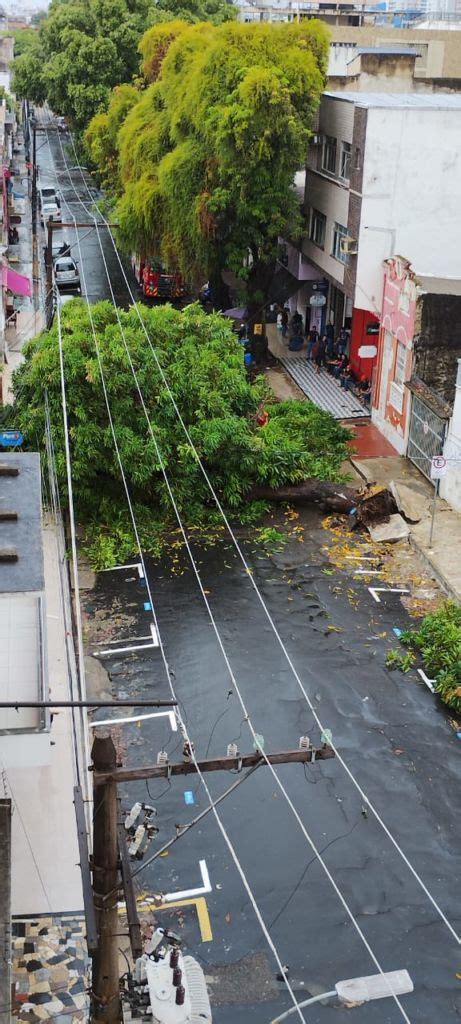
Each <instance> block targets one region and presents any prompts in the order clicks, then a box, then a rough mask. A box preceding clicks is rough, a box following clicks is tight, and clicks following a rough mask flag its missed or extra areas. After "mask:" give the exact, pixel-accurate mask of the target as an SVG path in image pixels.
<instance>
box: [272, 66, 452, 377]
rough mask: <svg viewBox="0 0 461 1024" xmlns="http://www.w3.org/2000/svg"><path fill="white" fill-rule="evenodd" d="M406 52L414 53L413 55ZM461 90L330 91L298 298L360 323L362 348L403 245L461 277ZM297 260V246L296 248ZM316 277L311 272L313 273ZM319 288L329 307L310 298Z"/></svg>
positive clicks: (314, 162)
mask: <svg viewBox="0 0 461 1024" xmlns="http://www.w3.org/2000/svg"><path fill="white" fill-rule="evenodd" d="M404 59H405V60H406V57H405V58H404ZM460 114H461V95H460V94H432V93H428V94H423V93H421V94H420V93H414V92H411V93H410V92H406V93H386V92H373V93H368V92H360V91H356V92H332V91H327V92H326V93H324V95H323V98H322V101H321V105H320V111H319V118H318V129H317V131H316V133H315V134H314V136H313V138H312V139H311V144H310V148H309V154H308V161H307V170H306V186H305V204H304V212H305V216H306V233H305V237H304V238H303V240H302V242H301V243H300V244H299V250H298V251H301V252H302V266H303V268H304V273H303V275H302V278H301V280H300V287H299V290H298V293H297V296H296V299H295V300H294V301H297V303H298V306H299V307H301V308H303V311H304V309H307V310H309V308H310V307H311V306H312V309H311V314H310V315H311V322H312V319H315V320H316V321H317V322H318V321H319V315H320V314H321V317H322V326H324V325H325V324H326V323H333V324H334V325H335V328H336V329H337V330H339V328H340V327H341V326H342V325H344V324H345V325H346V326H347V327H348V328H350V329H351V361H352V364H353V368H354V369H355V371H356V372H359V373H366V374H367V375H369V374H370V373H371V372H372V367H373V365H374V360H373V361H371V362H370V360H368V359H367V360H365V361H363V360H362V358H361V356H360V354H359V350H361V349H362V347H363V346H364V345H369V344H370V339H371V340H373V336H374V337H375V340H376V335H377V334H378V330H379V320H380V316H381V304H382V294H383V279H384V269H383V261H384V260H385V259H387V258H388V257H390V256H393V255H394V254H395V253H403V254H405V257H406V258H407V259H409V260H410V261H411V262H412V265H413V267H414V269H415V271H416V273H417V274H423V275H431V276H435V277H439V278H444V279H447V278H448V279H450V278H455V279H457V278H458V277H460V270H459V208H460V200H461V196H460V192H461V117H460ZM287 248H288V254H289V268H290V264H291V265H293V263H294V261H293V254H292V251H291V250H292V249H293V250H294V251H296V247H295V246H291V245H290V244H289V245H288V246H287ZM308 278H309V279H310V280H307V279H308ZM319 287H320V288H321V289H323V290H324V291H326V303H324V304H323V306H320V304H319V305H317V301H316V300H315V299H314V303H313V304H312V303H311V299H312V295H313V292H314V291H315V290H318V289H319Z"/></svg>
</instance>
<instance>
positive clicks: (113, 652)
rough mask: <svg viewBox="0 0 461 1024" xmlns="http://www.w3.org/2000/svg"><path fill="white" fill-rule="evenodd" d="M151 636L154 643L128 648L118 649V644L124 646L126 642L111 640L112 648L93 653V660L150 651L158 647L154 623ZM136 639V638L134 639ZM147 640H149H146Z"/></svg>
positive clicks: (132, 645)
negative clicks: (132, 652)
mask: <svg viewBox="0 0 461 1024" xmlns="http://www.w3.org/2000/svg"><path fill="white" fill-rule="evenodd" d="M150 635H151V637H152V643H150V644H131V645H130V646H128V647H116V646H115V645H116V644H117V642H118V643H120V644H123V643H125V640H119V641H117V640H111V641H110V643H111V644H112V645H113V646H112V648H104V650H103V651H93V658H102V657H104V656H109V657H114V655H116V654H127V653H131V651H148V650H149V649H150V648H152V647H158V646H159V642H158V636H157V630H156V628H155V626H154V624H153V623H151V625H150ZM134 639H135V638H134ZM146 639H147V638H146Z"/></svg>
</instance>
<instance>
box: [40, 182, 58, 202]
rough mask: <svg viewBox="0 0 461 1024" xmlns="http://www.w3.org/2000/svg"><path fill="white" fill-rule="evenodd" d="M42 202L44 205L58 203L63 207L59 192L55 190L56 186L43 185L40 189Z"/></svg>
mask: <svg viewBox="0 0 461 1024" xmlns="http://www.w3.org/2000/svg"><path fill="white" fill-rule="evenodd" d="M39 192H40V202H41V204H42V205H43V203H56V205H57V206H60V205H61V200H60V195H59V192H57V190H56V189H55V187H54V185H42V186H41V188H40V189H39Z"/></svg>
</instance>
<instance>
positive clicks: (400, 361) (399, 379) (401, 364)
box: [394, 341, 407, 387]
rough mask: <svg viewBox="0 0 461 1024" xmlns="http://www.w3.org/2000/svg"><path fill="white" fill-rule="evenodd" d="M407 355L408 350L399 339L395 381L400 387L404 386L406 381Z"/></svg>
mask: <svg viewBox="0 0 461 1024" xmlns="http://www.w3.org/2000/svg"><path fill="white" fill-rule="evenodd" d="M406 356H407V350H406V348H405V345H403V344H402V342H401V341H398V342H397V350H396V353H395V368H394V383H395V384H398V385H399V387H402V386H403V383H404V381H405V363H406Z"/></svg>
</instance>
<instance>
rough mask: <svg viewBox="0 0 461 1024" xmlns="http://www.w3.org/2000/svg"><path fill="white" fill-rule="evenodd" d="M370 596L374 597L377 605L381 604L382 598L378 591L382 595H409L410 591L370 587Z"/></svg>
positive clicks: (399, 588)
mask: <svg viewBox="0 0 461 1024" xmlns="http://www.w3.org/2000/svg"><path fill="white" fill-rule="evenodd" d="M368 590H369V591H370V594H371V596H372V597H374V599H375V601H376V603H377V604H381V598H380V597H378V591H379V593H381V594H409V593H410V591H409V590H405V589H404V588H403V587H368Z"/></svg>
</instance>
